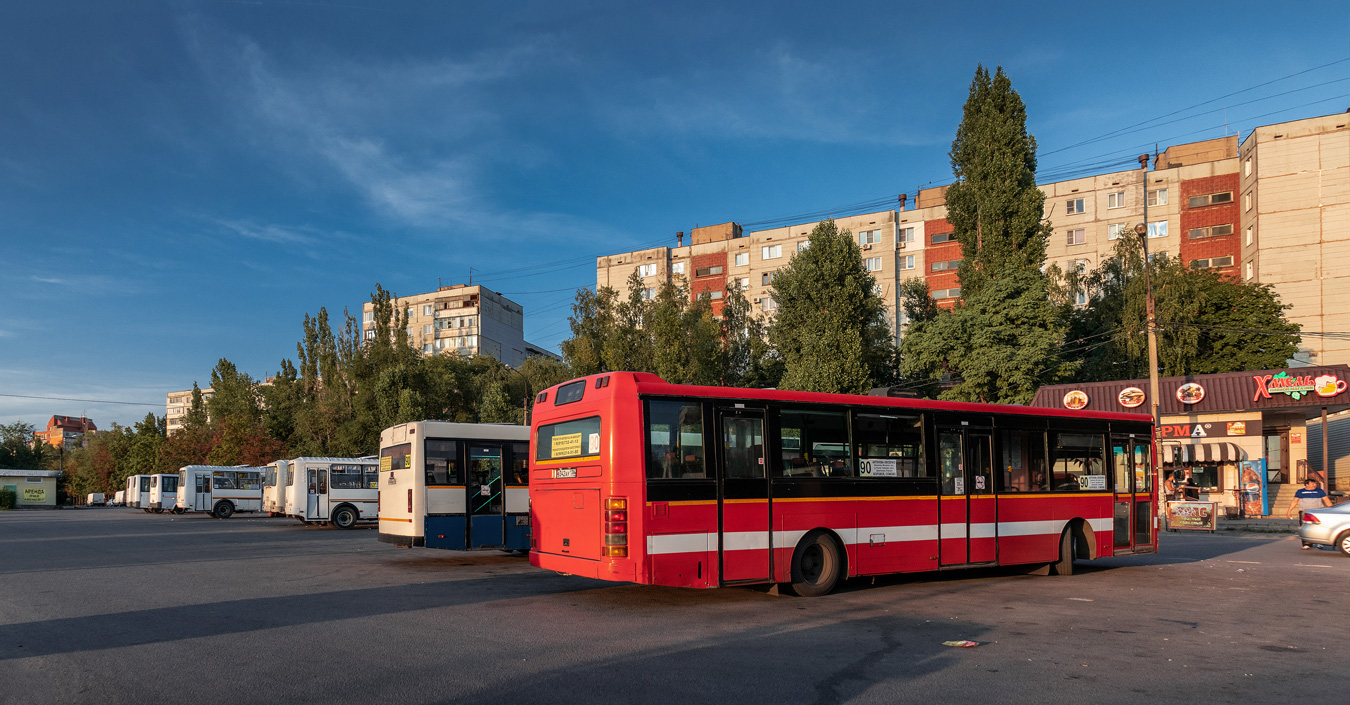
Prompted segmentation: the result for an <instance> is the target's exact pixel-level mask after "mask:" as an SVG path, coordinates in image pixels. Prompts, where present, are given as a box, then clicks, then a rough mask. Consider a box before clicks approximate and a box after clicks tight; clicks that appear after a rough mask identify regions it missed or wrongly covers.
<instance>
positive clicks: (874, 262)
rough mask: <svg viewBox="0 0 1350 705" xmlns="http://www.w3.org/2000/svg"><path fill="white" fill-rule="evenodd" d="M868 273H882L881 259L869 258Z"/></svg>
mask: <svg viewBox="0 0 1350 705" xmlns="http://www.w3.org/2000/svg"><path fill="white" fill-rule="evenodd" d="M867 271H869V272H880V271H881V258H880V257H868V258H867Z"/></svg>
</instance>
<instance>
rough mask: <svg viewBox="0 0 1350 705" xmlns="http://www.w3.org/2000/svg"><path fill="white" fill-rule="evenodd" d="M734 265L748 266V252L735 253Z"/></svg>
mask: <svg viewBox="0 0 1350 705" xmlns="http://www.w3.org/2000/svg"><path fill="white" fill-rule="evenodd" d="M736 266H737V267H748V266H750V253H749V252H737V253H736Z"/></svg>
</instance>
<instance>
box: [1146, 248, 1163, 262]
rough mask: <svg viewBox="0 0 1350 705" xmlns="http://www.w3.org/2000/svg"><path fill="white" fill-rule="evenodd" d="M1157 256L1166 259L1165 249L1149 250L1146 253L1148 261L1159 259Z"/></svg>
mask: <svg viewBox="0 0 1350 705" xmlns="http://www.w3.org/2000/svg"><path fill="white" fill-rule="evenodd" d="M1159 258H1161V259H1167V252H1166V251H1163V252H1150V253H1148V261H1149V262H1152V261H1153V260H1155V259H1159Z"/></svg>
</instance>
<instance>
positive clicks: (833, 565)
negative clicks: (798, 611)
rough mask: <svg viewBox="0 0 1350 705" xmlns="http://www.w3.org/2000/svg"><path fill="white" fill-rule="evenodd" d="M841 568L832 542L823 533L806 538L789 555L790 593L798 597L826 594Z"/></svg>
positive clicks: (835, 545)
mask: <svg viewBox="0 0 1350 705" xmlns="http://www.w3.org/2000/svg"><path fill="white" fill-rule="evenodd" d="M843 564H844V562H843V560H842V559H841V557H840V555H839V544H837V543H835V541H834V539H832V538H830V537H829V535H827V534H825V533H823V532H817V533H814V534H810V535H808V536H807V537H806V538H804V539H802V542H801V543H800V544H798V545H797V550H796V551H793V553H792V591H793V592H795V593H797V594H798V595H801V596H802V597H820V596H821V595H825V594H828V593H829V592H830V591H831V590H833V589H834V584H835V583H836V582H838V581H839V573H840V569H841V568H842V567H843Z"/></svg>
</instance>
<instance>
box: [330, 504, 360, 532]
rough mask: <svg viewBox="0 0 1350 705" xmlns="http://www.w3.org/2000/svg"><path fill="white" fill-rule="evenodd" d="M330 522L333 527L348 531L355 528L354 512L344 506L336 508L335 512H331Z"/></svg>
mask: <svg viewBox="0 0 1350 705" xmlns="http://www.w3.org/2000/svg"><path fill="white" fill-rule="evenodd" d="M331 521H332V522H333V526H336V527H337V528H339V529H350V528H352V527H353V526H356V510H355V509H352V508H351V507H346V506H343V507H338V508H337V511H335V512H333V518H332V520H331Z"/></svg>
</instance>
